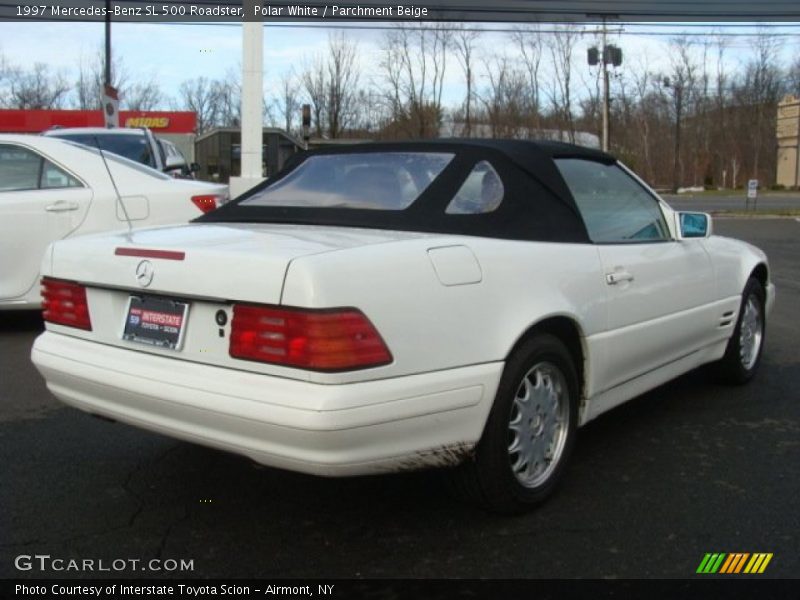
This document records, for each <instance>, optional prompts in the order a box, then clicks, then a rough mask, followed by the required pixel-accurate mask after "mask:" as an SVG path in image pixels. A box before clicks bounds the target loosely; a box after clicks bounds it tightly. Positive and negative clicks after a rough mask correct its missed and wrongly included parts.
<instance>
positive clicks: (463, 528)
mask: <svg viewBox="0 0 800 600" xmlns="http://www.w3.org/2000/svg"><path fill="white" fill-rule="evenodd" d="M715 227H716V231H717V232H718V233H720V234H723V235H730V236H734V237H738V238H742V239H745V240H748V241H751V242H753V243H755V244H757V245H759V246H760V247H762V248H763V249H764V250H765V251H766V252H767V253H768V255H769V257H770V260H771V264H772V270H773V279H774V281H775V282H776V284H777V286H778V300H777V305H776V309H775V312H774V313H773V315H772V320H771V322H770V324H769V328H768V335H767V345H766V350H765V354H764V362H763V364H762V369H761V371H760V372H759V374H758V375H757V377H756V379H755V380H754V381H753V382H752V383H751V384H750V385H748V386H745V387H723V386H719V385H717V384H715V383H713V382H711V381H710V380H709V379H708V377H707V376H706V374H705V373H704V372H703V371H696V372H693V373H690V374H688V375H686V376H684V377H682V378H680V379H678V380H676V381H674V382H672V383H669V384H667V385H665V386H662V387H661V388H658V389H657V390H655V391H653V392H651V393H648V394H646V395H645V396H642V397H641V398H638V399H636V400H634V401H632V402H630V403H628V404H626V405H623V406H622V407H620V408H618V409H616V410H614V411H611V412H610V413H608V414H606V415H604V416H603V417H601V418H599V419H598V420H596V421H594V422H592V423H591V424H589V425H588V426H587V427H585V428H584V429H582V430H581V432H580V435H579V438H578V445H577V447H576V451H575V454H574V455H573V459H572V462H571V465H570V468H569V472H568V473H567V477H566V480H565V482H564V485H563V486H562V487H561V489H560V491H559V493H558V494H557V495H556V496H555V497H554V498H553V499H552V500H550V501H549V502H548V503H547V504H545V505H544V506H542V507H541V508H540V509H538V510H536V511H535V512H532V513H530V514H528V515H524V516H521V517H514V518H508V517H498V516H493V515H489V514H486V513H484V512H482V511H480V510H478V509H475V508H473V507H471V506H469V505H465V504H462V503H460V502H458V501H456V500H454V499H453V498H452V497H451V496H450V495H449V494H448V490H447V488H446V486H445V485H444V484H443V480H442V477H441V476H440V475H439V474H437V473H435V472H425V473H416V474H405V475H399V476H387V477H370V478H358V479H336V480H328V479H320V478H313V477H308V476H303V475H297V474H293V473H287V472H281V471H276V470H271V469H267V468H260V467H256V466H254V465H253V464H251V463H250V462H249V461H247V460H245V459H242V458H239V457H236V456H232V455H228V454H224V453H221V452H216V451H213V450H209V449H206V448H202V447H199V446H194V445H190V444H187V443H182V442H178V441H175V440H172V439H169V438H165V437H161V436H159V435H155V434H151V433H148V432H144V431H140V430H137V429H134V428H131V427H128V426H125V425H119V424H112V423H107V422H104V421H100V420H98V419H94V418H92V417H90V416H87V415H85V414H83V413H81V412H79V411H77V410H73V409H71V408H66V407H62V406H60V405H59V404H58V403H57V402H56V401H55V400H53V399H51V397H50V396H49V394H48V392H47V390H46V389H45V387H44V385H43V383H42V380H41V379H40V377H39V376H38V374H37V373H36V371H35V370H34V368H33V366H32V365H31V364H30V361H29V350H30V346H31V344H32V342H33V340H34V338H35V337H36V335H37V334H38V333H39V331H40V330H41V327H42V326H41V321H40V320H39V318H38V316H37V315H35V314H19V313H16V314H15V313H6V314H3V315H0V482H2V484H0V505H2V507H3V509H2V511H0V532H2V534H3V535H2V538H0V577H42V576H44V577H57V576H72V577H76V576H79V577H91V576H92V575H93V574H92V573H83V574H81V573H77V574H76V573H57V572H53V571H47V572H44V573H41V572H38V571H18V570H16V569H15V567H14V559H15V557H16V556H18V555H20V554H49V555H51V556H53V557H63V558H67V559H69V558H75V559H84V558H92V559H103V560H105V561H109V562H110V561H112V560H114V559H117V558H137V559H142V560H143V561H146V560H149V559H152V558H162V559H165V558H173V559H192V560H193V561H194V571H193V572H191V573H174V574H171V573H159V572H156V573H152V572H148V573H137V572H134V573H131V572H123V573H119V575H131V574H133V575H134V576H150V577H153V576H154V577H162V576H170V575H175V576H180V577H187V576H188V577H264V578H267V577H275V578H283V577H298V578H302V577H318V578H326V577H329V578H340V577H343V578H349V577H412V578H428V577H446V578H455V577H458V578H461V577H481V578H494V577H497V578H518V577H530V578H559V577H570V578H572V577H612V578H613V577H637V578H639V577H641V578H651V577H691V576H694V573H695V570H696V569H697V566H698V565H699V563H700V561H701V559H702V558H703V556H704V554H705V553H707V552H750V553H755V552H770V553H774V558H773V559H772V561H771V563H770V564H769V566H768V568H767V570H766V572H765V573H764V575H761V576H760V577H782V578H788V577H797V575H798V573H800V391H799V390H800V352H799V350H800V342H798V340H800V324H799V321H798V318H797V315H796V310H797V307H798V306H800V222H798V221H797V220H795V219H753V220H735V219H719V220H717V221H716V222H715ZM108 575H109V573H102V574H100V573H98V574H96V576H99V577H107V576H108ZM112 575H115V574H114V573H112Z"/></svg>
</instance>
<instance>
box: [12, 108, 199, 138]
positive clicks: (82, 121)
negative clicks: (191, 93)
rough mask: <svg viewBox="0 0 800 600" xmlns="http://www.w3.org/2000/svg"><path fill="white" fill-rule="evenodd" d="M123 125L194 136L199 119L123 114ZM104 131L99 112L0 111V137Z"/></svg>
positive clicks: (179, 114)
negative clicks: (63, 130) (60, 129)
mask: <svg viewBox="0 0 800 600" xmlns="http://www.w3.org/2000/svg"><path fill="white" fill-rule="evenodd" d="M119 122H120V125H122V126H124V127H148V128H150V129H152V130H153V131H155V132H156V133H194V130H195V128H196V127H197V115H196V114H195V113H193V112H188V111H138V110H121V111H120V113H119ZM56 126H58V127H104V126H105V121H104V120H103V113H102V112H101V111H99V110H0V133H41V132H42V131H46V130H48V129H50V128H51V127H56Z"/></svg>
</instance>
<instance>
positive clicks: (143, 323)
mask: <svg viewBox="0 0 800 600" xmlns="http://www.w3.org/2000/svg"><path fill="white" fill-rule="evenodd" d="M188 313H189V303H188V302H179V301H178V300H172V299H170V298H161V297H158V296H131V297H130V298H129V299H128V308H127V310H126V311H125V314H126V316H125V328H124V329H123V332H122V339H124V340H128V341H131V342H139V343H141V344H149V345H150V346H157V347H159V348H168V349H170V350H180V349H181V345H182V343H183V333H184V330H185V325H186V316H187V315H188Z"/></svg>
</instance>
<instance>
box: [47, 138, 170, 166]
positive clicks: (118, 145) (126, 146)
mask: <svg viewBox="0 0 800 600" xmlns="http://www.w3.org/2000/svg"><path fill="white" fill-rule="evenodd" d="M53 137H59V138H62V139H65V140H70V141H72V142H78V143H79V144H84V145H86V146H92V147H93V148H96V147H97V146H98V145H99V146H100V147H101V148H102V149H103V150H106V151H108V152H113V153H114V154H119V155H120V156H124V157H125V158H129V159H131V160H133V161H136V162H138V163H141V164H143V165H148V166H150V167H152V166H154V165H155V162H154V161H153V155H152V153H151V152H150V145H149V144H148V143H147V138H145V136H143V135H118V134H114V135H108V134H105V133H64V134H58V133H55V134H53Z"/></svg>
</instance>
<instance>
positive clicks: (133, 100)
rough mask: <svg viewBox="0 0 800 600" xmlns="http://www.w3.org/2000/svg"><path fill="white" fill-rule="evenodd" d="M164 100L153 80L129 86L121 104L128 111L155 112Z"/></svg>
mask: <svg viewBox="0 0 800 600" xmlns="http://www.w3.org/2000/svg"><path fill="white" fill-rule="evenodd" d="M163 98H164V96H163V95H162V93H161V89H160V88H159V86H158V83H156V81H155V80H154V79H151V80H149V81H140V82H138V83H134V84H133V85H130V86H128V88H127V90H125V95H124V96H123V97H122V98H121V99H120V101H121V102H120V103H121V104H122V105H123V106H124V107H125V108H127V109H128V110H155V109H157V108H159V105H160V104H161V102H162V100H163Z"/></svg>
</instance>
